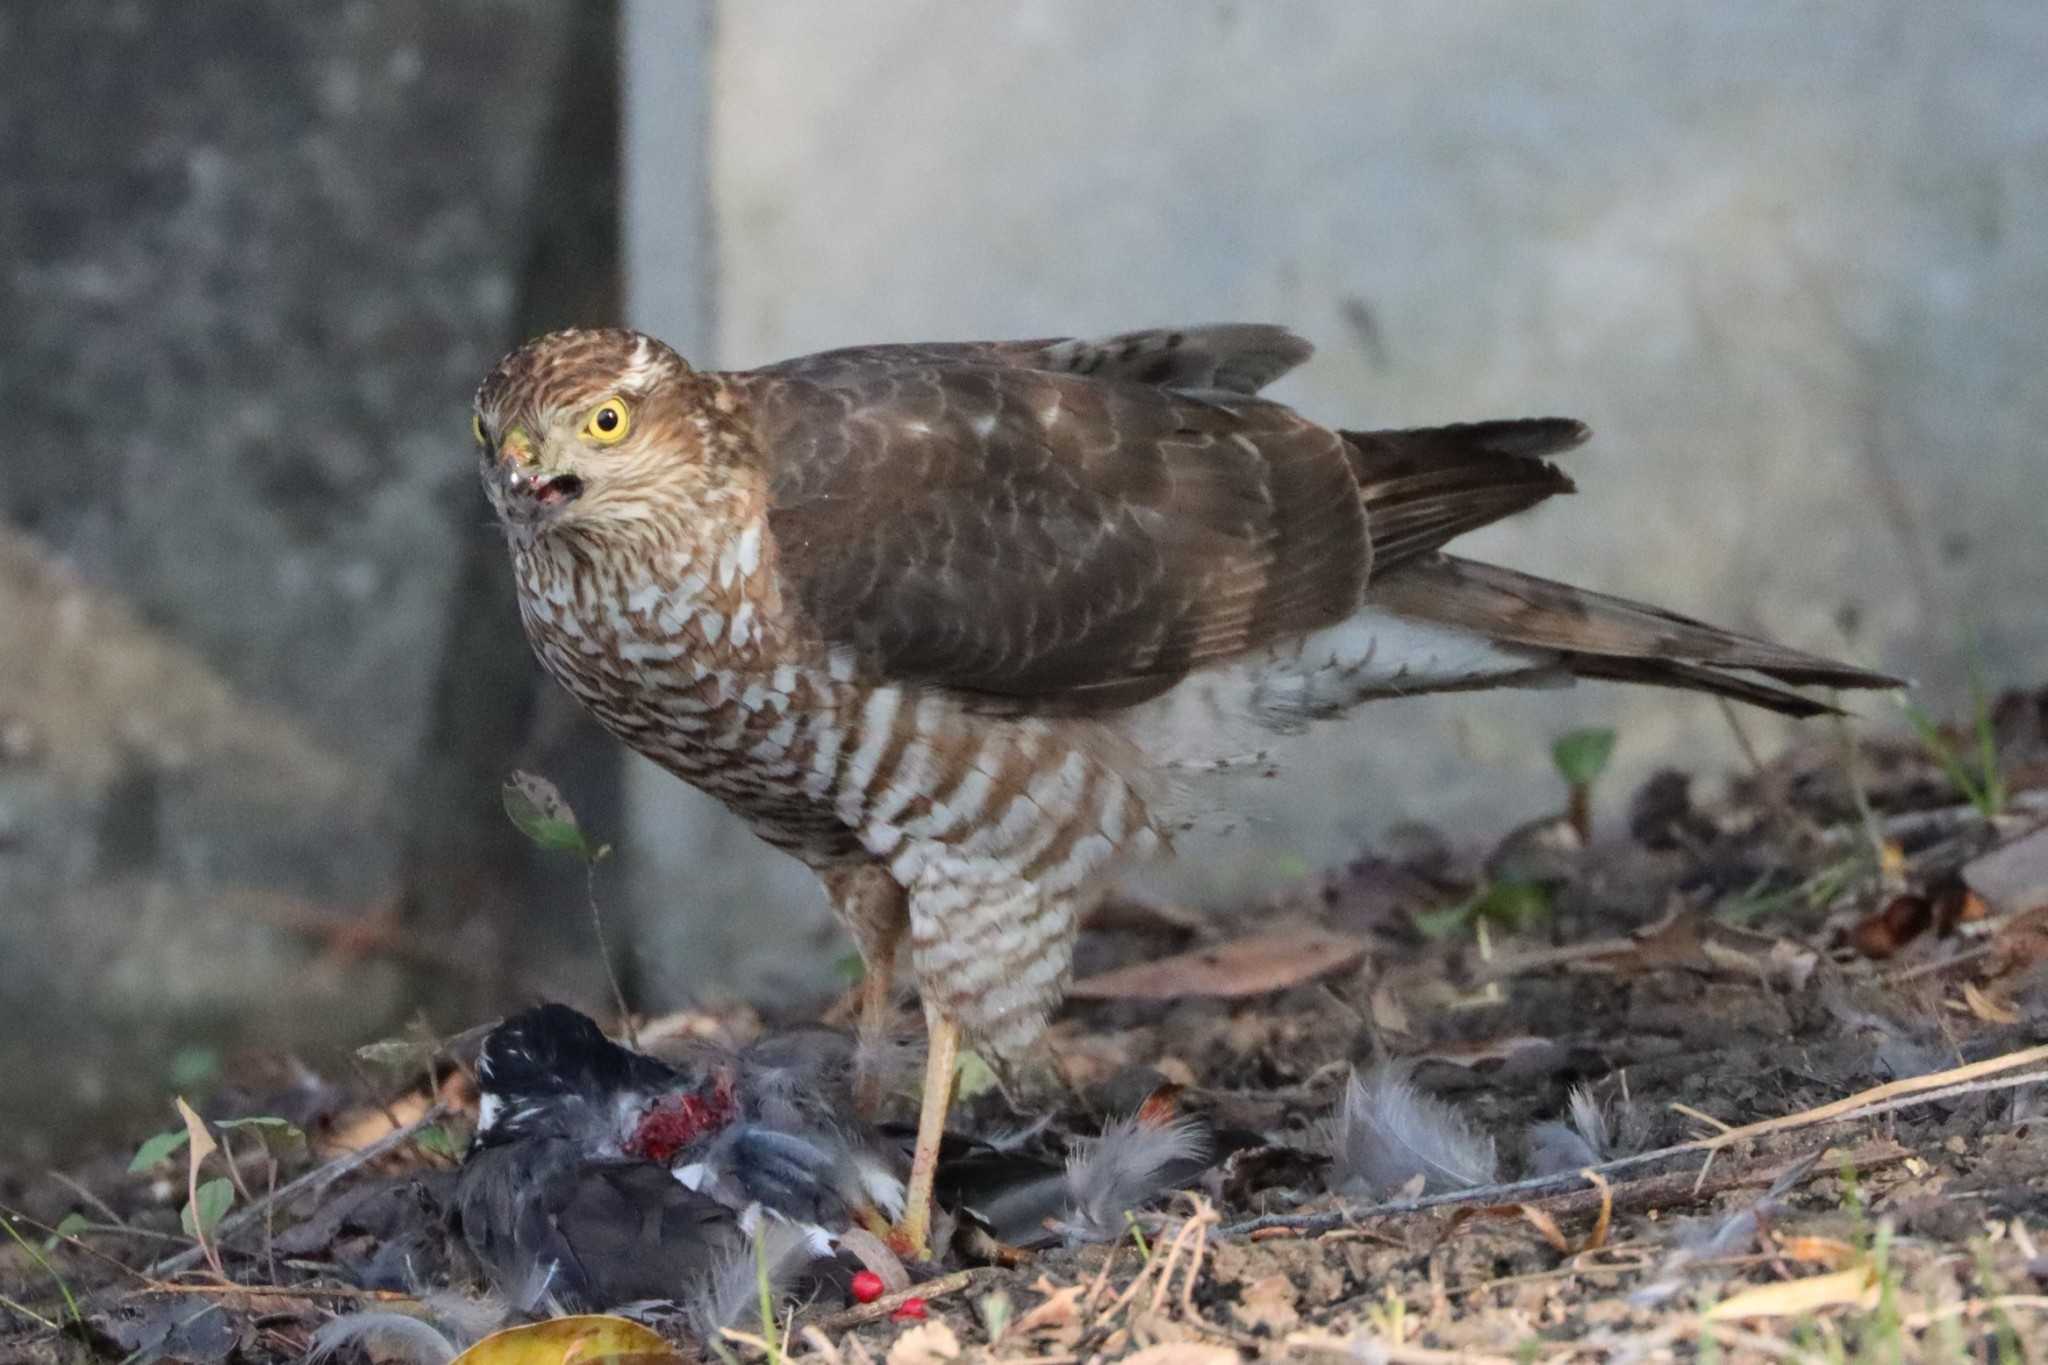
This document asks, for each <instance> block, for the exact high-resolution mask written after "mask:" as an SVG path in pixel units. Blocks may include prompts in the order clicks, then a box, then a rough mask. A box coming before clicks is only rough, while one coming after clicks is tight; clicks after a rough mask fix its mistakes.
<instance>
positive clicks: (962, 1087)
mask: <svg viewBox="0 0 2048 1365" xmlns="http://www.w3.org/2000/svg"><path fill="white" fill-rule="evenodd" d="M953 1077H954V1080H953V1094H954V1095H955V1096H957V1097H958V1098H960V1099H963V1100H971V1099H973V1098H974V1097H975V1096H976V1095H986V1094H987V1093H988V1092H989V1091H991V1090H993V1089H995V1088H996V1073H995V1068H993V1067H991V1066H990V1065H989V1064H988V1063H987V1062H986V1061H984V1060H983V1059H982V1056H981V1054H980V1053H979V1052H973V1051H962V1052H961V1054H960V1060H959V1061H958V1062H957V1063H956V1064H955V1065H954V1067H953Z"/></svg>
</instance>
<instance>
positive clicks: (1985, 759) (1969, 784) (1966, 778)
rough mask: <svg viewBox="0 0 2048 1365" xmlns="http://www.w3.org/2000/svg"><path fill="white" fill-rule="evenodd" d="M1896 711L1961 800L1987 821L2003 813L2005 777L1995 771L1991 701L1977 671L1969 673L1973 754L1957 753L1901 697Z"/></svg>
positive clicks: (1931, 723)
mask: <svg viewBox="0 0 2048 1365" xmlns="http://www.w3.org/2000/svg"><path fill="white" fill-rule="evenodd" d="M1899 709H1900V710H1902V711H1904V712H1905V714H1906V723H1907V724H1908V725H1910V726H1912V727H1913V733H1914V735H1915V736H1917V737H1918V738H1919V740H1920V747H1921V748H1922V749H1925V750H1926V751H1927V756H1928V757H1929V758H1931V759H1933V760H1934V761H1935V763H1936V764H1937V765H1938V766H1939V767H1940V768H1941V771H1942V775H1943V776H1945V777H1947V778H1948V780H1949V782H1950V783H1952V784H1953V785H1954V787H1955V789H1956V790H1957V791H1959V792H1961V793H1962V795H1963V799H1964V800H1965V801H1968V802H1969V803H1970V804H1971V805H1972V806H1975V807H1976V808H1977V813H1978V814H1980V815H1982V816H1983V817H1984V818H1985V819H1987V820H1988V819H1991V818H1992V817H1994V816H1997V815H2000V814H2003V813H2004V811H2005V805H2006V798H2007V796H2008V793H2007V791H2006V789H2005V776H2004V774H2002V773H2001V772H1999V770H1998V737H1997V735H1996V734H1995V733H1994V732H1993V730H1992V727H1991V699H1990V697H1989V696H1988V695H1987V694H1986V693H1985V690H1984V686H1983V684H1982V682H1980V681H1979V679H1978V676H1977V670H1976V669H1975V668H1972V669H1971V670H1970V717H1971V722H1970V728H1971V732H1972V738H1973V740H1974V741H1975V745H1974V748H1975V752H1973V753H1964V752H1962V751H1960V750H1959V749H1958V746H1957V745H1955V744H1953V743H1951V742H1950V740H1949V737H1948V736H1947V735H1946V734H1945V733H1943V731H1942V728H1941V726H1939V725H1937V724H1936V723H1935V721H1934V718H1933V717H1932V716H1930V715H1928V714H1927V713H1926V712H1925V711H1923V710H1921V709H1920V708H1919V707H1918V706H1916V705H1914V704H1913V703H1912V702H1910V701H1907V700H1906V699H1905V697H1904V696H1903V695H1901V697H1900V698H1899Z"/></svg>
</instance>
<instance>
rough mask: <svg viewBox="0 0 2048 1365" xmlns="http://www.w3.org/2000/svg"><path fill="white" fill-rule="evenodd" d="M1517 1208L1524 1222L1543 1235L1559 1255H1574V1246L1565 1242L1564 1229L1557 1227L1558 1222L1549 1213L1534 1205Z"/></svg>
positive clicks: (1522, 1205) (1523, 1205)
mask: <svg viewBox="0 0 2048 1365" xmlns="http://www.w3.org/2000/svg"><path fill="white" fill-rule="evenodd" d="M1517 1207H1519V1208H1520V1209H1521V1211H1522V1221H1523V1222H1525V1223H1527V1224H1528V1225H1529V1226H1530V1227H1532V1228H1534V1229H1536V1231H1537V1232H1539V1233H1541V1234H1542V1235H1543V1240H1544V1241H1546V1242H1548V1243H1550V1245H1551V1248H1552V1249H1553V1250H1555V1251H1556V1252H1557V1254H1558V1255H1560V1256H1569V1255H1571V1254H1572V1244H1571V1243H1570V1242H1567V1241H1566V1240H1565V1237H1564V1229H1563V1228H1561V1227H1559V1226H1558V1225H1557V1220H1556V1219H1555V1218H1552V1217H1551V1216H1550V1214H1549V1213H1548V1212H1547V1211H1545V1210H1543V1209H1539V1208H1537V1207H1536V1206H1535V1205H1534V1204H1521V1205H1518V1206H1517Z"/></svg>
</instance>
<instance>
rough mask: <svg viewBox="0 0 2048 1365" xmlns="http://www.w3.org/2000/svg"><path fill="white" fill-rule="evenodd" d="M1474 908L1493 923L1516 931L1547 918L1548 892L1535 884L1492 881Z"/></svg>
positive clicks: (1548, 910) (1548, 908) (1548, 911)
mask: <svg viewBox="0 0 2048 1365" xmlns="http://www.w3.org/2000/svg"><path fill="white" fill-rule="evenodd" d="M1473 908H1474V910H1476V911H1477V912H1478V913H1479V914H1481V915H1483V916H1485V917H1486V918H1487V919H1490V920H1492V921H1493V922H1494V923H1495V924H1499V925H1503V926H1505V927H1507V928H1509V929H1512V930H1516V931H1518V932H1519V931H1521V930H1524V929H1528V928H1531V927H1533V926H1535V925H1538V924H1541V923H1542V922H1543V921H1544V920H1546V919H1549V918H1550V893H1549V892H1547V891H1545V890H1544V889H1543V888H1542V887H1541V886H1539V885H1537V884H1536V883H1535V882H1495V883H1494V884H1493V885H1492V886H1489V887H1487V888H1486V893H1485V894H1484V895H1482V896H1481V897H1479V899H1478V901H1477V902H1476V903H1475V905H1474V906H1473Z"/></svg>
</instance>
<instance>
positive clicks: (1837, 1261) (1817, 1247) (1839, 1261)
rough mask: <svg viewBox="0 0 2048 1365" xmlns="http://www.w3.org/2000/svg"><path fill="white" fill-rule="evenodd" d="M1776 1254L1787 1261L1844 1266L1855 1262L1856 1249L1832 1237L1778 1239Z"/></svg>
mask: <svg viewBox="0 0 2048 1365" xmlns="http://www.w3.org/2000/svg"><path fill="white" fill-rule="evenodd" d="M1778 1254H1779V1255H1780V1256H1782V1257H1784V1258H1785V1259H1786V1260H1788V1261H1805V1262H1808V1263H1809V1264H1812V1265H1831V1266H1846V1265H1849V1264H1851V1263H1852V1262H1854V1261H1855V1260H1856V1256H1857V1252H1856V1248H1855V1247H1852V1246H1850V1245H1849V1244H1848V1243H1847V1242H1844V1241H1841V1240H1839V1239H1837V1238H1834V1237H1810V1236H1801V1237H1780V1238H1779V1239H1778Z"/></svg>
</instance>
